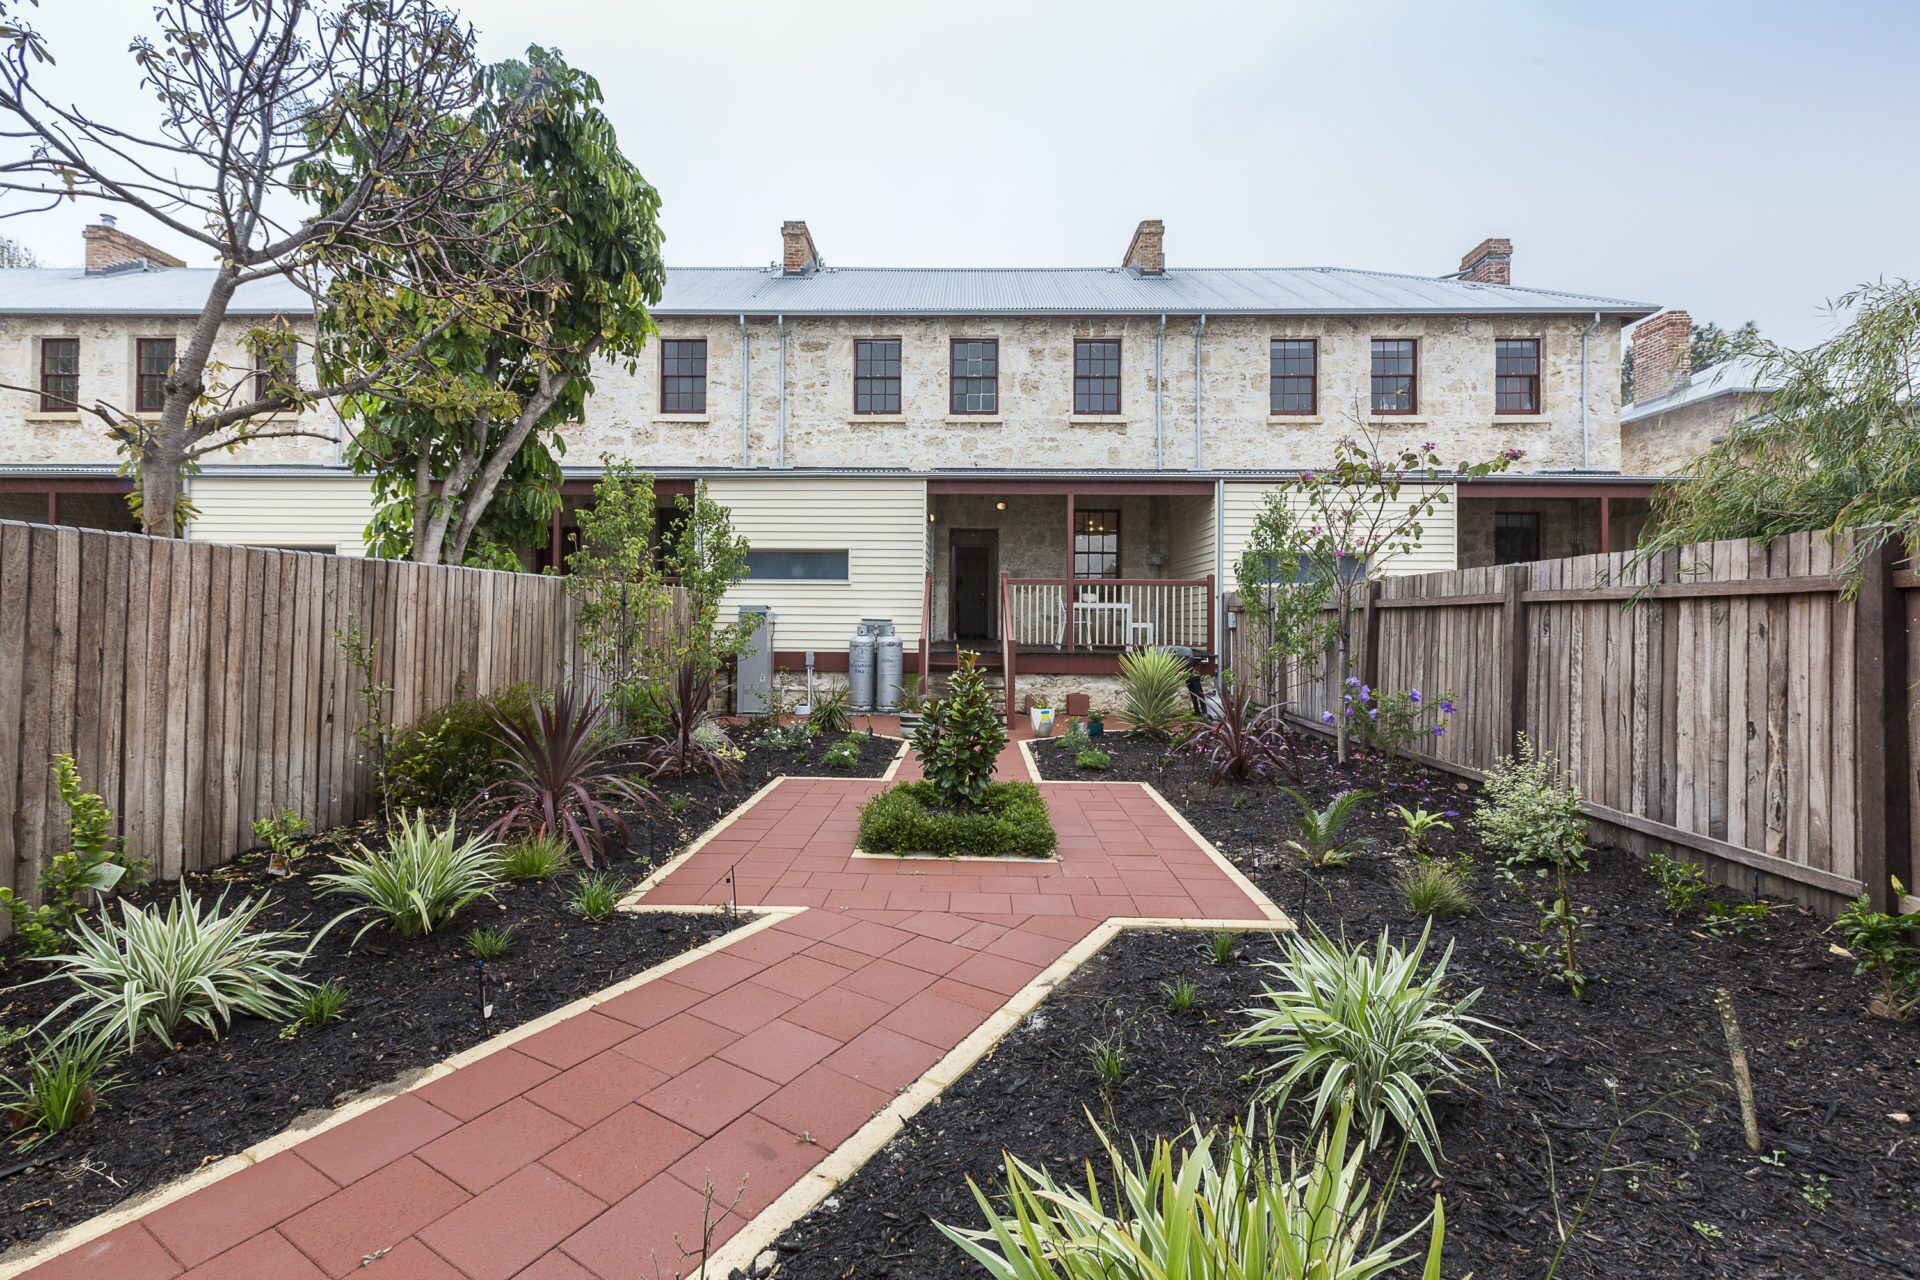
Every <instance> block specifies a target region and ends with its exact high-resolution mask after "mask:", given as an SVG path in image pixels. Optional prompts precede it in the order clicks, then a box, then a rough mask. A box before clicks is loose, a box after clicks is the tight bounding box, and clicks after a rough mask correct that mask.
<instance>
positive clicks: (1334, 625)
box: [1235, 403, 1522, 761]
mask: <svg viewBox="0 0 1920 1280" xmlns="http://www.w3.org/2000/svg"><path fill="white" fill-rule="evenodd" d="M1347 417H1348V420H1349V423H1350V424H1351V426H1352V428H1353V434H1351V435H1348V436H1343V437H1342V438H1341V439H1339V440H1337V441H1336V442H1335V443H1334V447H1333V459H1332V461H1331V462H1330V463H1329V464H1328V465H1327V466H1324V467H1320V468H1317V469H1314V470H1310V471H1302V472H1301V473H1300V478H1299V479H1298V480H1295V481H1292V482H1290V483H1287V484H1284V485H1280V486H1277V487H1276V488H1274V489H1273V490H1271V491H1269V492H1268V494H1267V498H1266V503H1265V505H1264V506H1263V507H1262V509H1261V511H1260V514H1259V516H1258V517H1256V519H1255V521H1254V527H1253V530H1252V532H1251V535H1250V537H1249V540H1248V550H1247V551H1246V552H1245V553H1244V554H1242V556H1241V557H1240V560H1239V562H1238V563H1237V565H1236V566H1235V571H1236V575H1237V578H1238V586H1239V588H1240V591H1241V599H1242V600H1243V601H1249V602H1250V603H1248V606H1247V607H1248V610H1249V612H1250V613H1255V611H1256V610H1257V611H1259V612H1258V614H1257V615H1256V621H1255V625H1256V626H1257V627H1258V628H1260V629H1261V631H1262V633H1263V634H1265V635H1268V636H1272V637H1273V638H1274V639H1273V642H1272V646H1271V647H1270V649H1269V655H1268V657H1267V658H1265V659H1263V663H1264V664H1268V665H1270V664H1274V663H1291V664H1293V665H1294V667H1295V669H1296V670H1300V669H1304V670H1305V672H1311V671H1313V670H1315V669H1318V670H1320V671H1322V672H1323V673H1324V674H1325V675H1326V676H1327V677H1329V678H1331V679H1332V680H1334V681H1335V682H1336V683H1337V684H1338V685H1339V686H1340V687H1342V688H1344V687H1345V686H1346V685H1347V684H1349V683H1350V682H1352V680H1353V678H1354V677H1353V653H1354V638H1353V626H1354V616H1355V614H1357V613H1358V612H1359V609H1360V605H1361V603H1362V602H1363V601H1364V600H1365V598H1366V594H1367V590H1368V588H1369V587H1370V586H1371V585H1372V584H1373V583H1375V582H1377V581H1379V580H1380V579H1381V578H1383V577H1385V576H1386V568H1387V565H1388V564H1389V563H1391V561H1392V560H1393V559H1394V558H1395V557H1396V556H1405V555H1410V554H1412V553H1413V552H1414V551H1415V550H1417V549H1418V548H1419V546H1420V540H1421V537H1422V536H1423V534H1424V531H1425V523H1424V522H1425V521H1426V519H1427V517H1428V516H1430V515H1432V514H1433V512H1434V511H1435V510H1437V509H1438V508H1439V507H1441V506H1443V505H1445V504H1446V503H1447V502H1449V501H1450V500H1451V497H1450V489H1451V486H1452V485H1453V484H1454V483H1456V482H1458V481H1462V480H1480V479H1484V478H1486V477H1487V476H1489V475H1493V474H1494V473H1496V472H1501V471H1505V470H1506V469H1507V468H1508V467H1510V466H1512V465H1513V464H1514V463H1515V462H1516V461H1518V460H1519V458H1520V457H1521V456H1522V455H1521V451H1520V450H1518V449H1507V450H1503V451H1502V452H1501V453H1499V454H1498V455H1496V456H1495V457H1493V458H1490V459H1488V460H1486V461H1484V462H1466V461H1462V462H1459V463H1456V464H1455V465H1453V466H1451V467H1448V466H1445V465H1444V464H1443V462H1442V459H1441V456H1440V446H1439V445H1438V444H1435V443H1433V442H1431V441H1429V442H1427V443H1425V444H1420V445H1408V446H1405V447H1400V448H1394V447H1392V446H1390V445H1388V444H1387V443H1386V441H1385V439H1384V437H1383V436H1382V434H1381V431H1380V429H1379V428H1377V427H1374V426H1372V425H1371V424H1369V423H1368V422H1367V420H1366V415H1365V414H1364V413H1363V412H1362V409H1361V406H1360V405H1359V404H1358V403H1356V404H1354V405H1353V406H1352V407H1351V408H1350V409H1349V410H1348V413H1347ZM1329 613H1330V614H1331V616H1328V615H1329ZM1329 651H1331V653H1330V654H1329ZM1329 657H1330V658H1331V660H1330V661H1329ZM1278 678H1279V677H1269V679H1270V680H1272V679H1278ZM1334 733H1335V739H1336V741H1337V743H1338V745H1339V753H1340V759H1341V760H1343V761H1344V760H1345V759H1346V758H1347V726H1346V721H1345V718H1344V717H1340V716H1336V717H1334Z"/></svg>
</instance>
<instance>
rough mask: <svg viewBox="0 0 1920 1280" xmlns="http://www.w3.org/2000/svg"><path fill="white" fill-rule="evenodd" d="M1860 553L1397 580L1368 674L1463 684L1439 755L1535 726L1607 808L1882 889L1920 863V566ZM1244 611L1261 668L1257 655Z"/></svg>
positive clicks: (1837, 548) (1713, 844)
mask: <svg viewBox="0 0 1920 1280" xmlns="http://www.w3.org/2000/svg"><path fill="white" fill-rule="evenodd" d="M1847 554H1848V552H1847V544H1845V543H1844V542H1843V543H1841V544H1839V545H1835V544H1832V543H1829V542H1828V541H1827V539H1826V538H1825V537H1824V536H1820V535H1815V534H1796V535H1792V536H1789V537H1784V538H1780V539H1776V540H1775V541H1774V542H1773V543H1771V544H1761V543H1757V542H1751V541H1730V542H1717V543H1703V544H1699V545H1696V546H1692V547H1687V548H1684V549H1682V550H1679V551H1676V552H1669V553H1666V554H1664V555H1662V556H1660V557H1658V558H1657V559H1656V560H1655V561H1654V562H1652V563H1649V564H1635V563H1634V562H1633V557H1632V555H1631V553H1626V552H1621V553H1614V554H1609V555H1591V556H1577V557H1573V558H1571V559H1566V560H1550V561H1540V562H1537V563H1533V564H1525V565H1509V566H1502V567H1498V568H1485V569H1461V570H1455V571H1452V572H1448V573H1431V574H1418V575H1410V576H1406V577H1398V578H1390V579H1388V580H1386V581H1385V582H1383V583H1380V584H1378V586H1377V587H1376V588H1375V589H1374V590H1373V591H1372V592H1371V593H1370V595H1369V600H1368V608H1367V610H1366V612H1365V614H1364V616H1363V617H1362V618H1361V619H1359V620H1358V637H1359V638H1360V640H1361V643H1362V648H1363V652H1362V654H1361V657H1360V665H1359V667H1358V669H1359V670H1361V671H1362V672H1364V673H1365V675H1366V677H1367V678H1368V679H1369V681H1371V682H1373V683H1377V684H1379V685H1381V686H1383V687H1386V688H1390V689H1405V688H1410V687H1417V688H1420V689H1423V690H1430V691H1433V692H1436V693H1437V692H1441V691H1447V692H1452V693H1453V694H1455V695H1456V698H1457V700H1458V703H1459V705H1460V708H1461V712H1460V714H1459V715H1457V716H1456V717H1455V718H1454V722H1453V724H1452V725H1451V727H1450V728H1449V730H1448V734H1447V736H1446V737H1444V738H1442V739H1439V740H1436V742H1435V743H1434V744H1433V746H1432V749H1431V752H1430V758H1431V759H1432V760H1433V761H1434V763H1437V764H1440V765H1442V766H1444V767H1448V768H1453V769H1457V770H1461V771H1463V772H1467V773H1477V772H1479V771H1481V770H1484V769H1485V768H1486V767H1488V766H1489V765H1490V764H1492V763H1493V762H1494V761H1495V760H1497V759H1498V758H1499V757H1500V756H1501V755H1502V754H1504V753H1505V752H1506V751H1507V750H1509V749H1510V748H1511V745H1512V742H1513V735H1514V733H1515V732H1516V731H1517V730H1522V729H1524V730H1525V731H1526V732H1527V733H1528V735H1529V736H1530V737H1532V738H1533V739H1534V741H1535V742H1536V743H1538V744H1539V745H1541V746H1542V747H1544V748H1545V749H1547V750H1550V751H1552V752H1553V753H1554V754H1555V755H1556V756H1558V757H1559V758H1560V759H1561V761H1562V762H1564V763H1565V765H1566V766H1567V768H1568V770H1569V772H1570V773H1571V774H1572V776H1573V778H1574V781H1575V782H1576V783H1577V784H1578V785H1579V786H1580V788H1581V791H1582V794H1583V795H1584V796H1585V797H1586V799H1587V801H1588V806H1589V810H1590V812H1591V813H1592V814H1593V816H1594V817H1596V818H1598V819H1600V820H1602V821H1605V822H1610V823H1612V824H1614V825H1615V826H1619V827H1624V828H1626V829H1629V830H1632V831H1635V832H1637V833H1639V834H1641V835H1643V836H1647V837H1649V838H1652V839H1656V840H1662V841H1666V842H1669V843H1672V844H1675V845H1679V846H1684V847H1688V848H1692V849H1694V850H1697V851H1699V852H1703V853H1707V854H1710V855H1713V856H1714V857H1716V858H1719V859H1721V860H1722V861H1724V862H1727V863H1732V864H1736V865H1738V866H1740V867H1742V868H1745V869H1746V871H1747V872H1749V873H1756V874H1758V875H1759V876H1761V877H1764V878H1765V883H1764V884H1763V887H1764V888H1767V889H1769V890H1770V891H1774V892H1781V893H1789V894H1794V895H1796V896H1799V897H1802V898H1803V899H1805V900H1807V901H1808V902H1810V903H1812V904H1813V905H1816V906H1818V907H1821V908H1823V909H1827V910H1831V909H1832V908H1833V907H1834V906H1835V905H1836V904H1837V902H1838V901H1839V900H1840V899H1841V898H1843V897H1851V896H1854V895H1857V894H1858V893H1860V892H1861V891H1862V890H1865V891H1867V892H1870V893H1872V894H1873V895H1874V896H1875V897H1876V898H1878V899H1881V900H1883V901H1884V900H1886V899H1887V898H1888V896H1889V895H1888V880H1889V877H1890V876H1894V875H1898V876H1900V877H1902V879H1903V880H1904V882H1905V883H1906V884H1907V885H1908V886H1909V888H1910V889H1911V888H1912V887H1913V884H1914V871H1915V867H1916V865H1917V864H1920V848H1916V845H1917V844H1920V833H1917V832H1916V831H1915V830H1914V824H1913V822H1912V814H1913V812H1914V810H1915V808H1916V807H1920V777H1916V775H1915V771H1914V770H1913V769H1912V768H1911V767H1910V761H1912V760H1913V759H1914V757H1915V753H1916V751H1917V750H1920V744H1917V743H1916V741H1915V739H1916V738H1920V688H1915V687H1914V684H1913V681H1912V680H1911V679H1910V678H1909V673H1920V574H1916V573H1915V571H1914V570H1912V569H1911V568H1897V567H1896V565H1895V563H1894V560H1895V555H1894V552H1893V551H1892V550H1883V551H1881V552H1879V553H1877V554H1875V555H1874V556H1872V557H1869V558H1868V561H1867V563H1866V566H1865V569H1864V572H1863V575H1862V576H1861V577H1860V578H1859V579H1858V583H1857V585H1858V590H1857V591H1850V590H1849V588H1851V587H1853V586H1854V585H1855V579H1854V578H1853V577H1852V576H1851V575H1849V574H1848V573H1846V572H1845V571H1844V570H1845V565H1846V559H1847ZM1235 607H1237V606H1236V605H1230V608H1235ZM1236 621H1237V624H1238V625H1236V627H1235V629H1234V631H1233V652H1232V655H1231V656H1232V661H1233V663H1234V666H1235V669H1236V670H1237V671H1239V672H1241V673H1243V674H1245V673H1247V672H1250V671H1251V670H1253V669H1254V668H1255V667H1256V666H1257V662H1258V654H1257V653H1256V652H1255V648H1256V645H1255V643H1254V640H1255V637H1254V636H1253V635H1252V634H1251V632H1250V629H1249V627H1248V626H1247V625H1246V623H1247V619H1246V618H1245V616H1244V614H1241V615H1239V616H1238V617H1237V619H1236ZM1290 687H1291V688H1293V689H1294V690H1295V696H1296V706H1295V710H1296V712H1297V714H1298V715H1299V717H1300V718H1301V719H1302V720H1303V721H1306V722H1308V723H1313V722H1316V721H1318V719H1319V718H1320V716H1321V715H1322V714H1323V713H1325V712H1327V711H1337V709H1338V708H1337V705H1336V704H1337V703H1338V701H1339V698H1338V691H1337V690H1336V689H1334V688H1333V687H1332V682H1331V681H1329V680H1328V679H1326V678H1325V677H1324V675H1323V674H1322V673H1320V672H1317V671H1309V672H1306V673H1304V676H1303V677H1296V678H1295V679H1294V680H1293V681H1292V682H1291V685H1290Z"/></svg>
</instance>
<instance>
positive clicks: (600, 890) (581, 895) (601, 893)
mask: <svg viewBox="0 0 1920 1280" xmlns="http://www.w3.org/2000/svg"><path fill="white" fill-rule="evenodd" d="M626 891H627V882H626V881H625V880H623V879H621V878H620V877H619V876H617V875H614V874H613V873H612V872H610V871H591V872H588V873H586V874H585V875H582V876H581V877H580V882H579V883H578V884H577V885H575V886H574V890H573V897H571V898H569V899H568V900H567V908H568V910H570V911H572V912H573V914H575V915H577V916H579V917H580V918H581V919H582V920H605V919H606V918H607V917H608V916H610V915H612V914H613V913H614V911H615V909H616V908H618V907H619V905H620V898H621V895H623V894H625V893H626Z"/></svg>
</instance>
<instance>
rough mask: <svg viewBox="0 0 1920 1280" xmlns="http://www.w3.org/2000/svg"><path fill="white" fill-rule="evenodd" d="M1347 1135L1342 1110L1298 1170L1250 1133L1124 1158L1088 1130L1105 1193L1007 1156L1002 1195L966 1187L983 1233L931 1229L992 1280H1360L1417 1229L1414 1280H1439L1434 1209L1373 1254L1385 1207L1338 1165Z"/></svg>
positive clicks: (1401, 1259)
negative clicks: (1420, 1244)
mask: <svg viewBox="0 0 1920 1280" xmlns="http://www.w3.org/2000/svg"><path fill="white" fill-rule="evenodd" d="M1350 1123H1351V1122H1350V1120H1349V1118H1348V1113H1347V1111H1346V1109H1345V1108H1344V1107H1343V1108H1341V1109H1340V1110H1339V1111H1338V1112H1337V1114H1336V1115H1335V1116H1334V1119H1333V1123H1332V1124H1331V1125H1330V1126H1329V1127H1328V1129H1327V1130H1326V1131H1325V1132H1323V1133H1322V1134H1321V1135H1320V1137H1319V1140H1318V1142H1317V1143H1316V1144H1315V1150H1314V1152H1313V1155H1312V1157H1311V1158H1310V1162H1309V1163H1308V1165H1307V1167H1306V1168H1305V1169H1302V1168H1300V1167H1299V1164H1298V1163H1297V1161H1295V1160H1291V1159H1285V1158H1283V1157H1282V1155H1281V1153H1280V1151H1279V1149H1278V1147H1277V1145H1276V1144H1275V1143H1274V1141H1273V1138H1272V1136H1271V1133H1269V1134H1268V1135H1267V1136H1266V1137H1264V1138H1263V1137H1260V1136H1258V1135H1257V1134H1255V1133H1253V1132H1251V1131H1250V1129H1251V1126H1248V1127H1247V1128H1242V1127H1238V1126H1236V1127H1235V1128H1233V1129H1232V1130H1230V1131H1229V1132H1228V1133H1227V1134H1226V1135H1225V1136H1224V1138H1223V1137H1222V1136H1221V1135H1220V1133H1219V1132H1218V1131H1217V1130H1209V1131H1206V1132H1202V1131H1201V1129H1200V1128H1199V1126H1197V1125H1196V1126H1195V1127H1194V1128H1193V1129H1192V1130H1191V1131H1190V1132H1189V1134H1188V1135H1187V1136H1186V1137H1185V1138H1184V1139H1183V1144H1184V1145H1183V1146H1182V1148H1181V1149H1179V1150H1178V1151H1176V1150H1175V1148H1174V1145H1173V1143H1171V1142H1169V1141H1168V1140H1167V1139H1165V1138H1160V1139H1156V1140H1155V1141H1154V1143H1153V1145H1152V1147H1151V1148H1150V1149H1149V1152H1148V1153H1145V1154H1143V1153H1142V1152H1141V1150H1140V1148H1139V1147H1138V1146H1135V1147H1134V1148H1133V1149H1132V1151H1131V1153H1130V1154H1125V1155H1123V1154H1122V1153H1121V1150H1120V1148H1119V1147H1118V1146H1117V1145H1116V1144H1115V1143H1114V1142H1113V1140H1112V1139H1110V1138H1109V1137H1108V1136H1107V1134H1106V1133H1105V1132H1104V1131H1102V1130H1101V1129H1100V1128H1099V1126H1097V1125H1096V1126H1095V1127H1094V1132H1095V1134H1096V1135H1097V1136H1098V1137H1099V1139H1100V1145H1101V1146H1102V1147H1104V1148H1105V1149H1106V1153H1107V1162H1108V1165H1109V1167H1110V1169H1111V1177H1110V1183H1109V1186H1108V1188H1107V1190H1106V1191H1105V1192H1103V1191H1102V1189H1101V1188H1100V1186H1099V1185H1098V1183H1097V1180H1096V1179H1095V1176H1094V1174H1093V1170H1092V1167H1091V1166H1089V1167H1088V1169H1087V1173H1086V1184H1085V1186H1084V1187H1082V1186H1079V1185H1076V1184H1075V1183H1074V1182H1072V1181H1069V1182H1066V1183H1058V1182H1055V1181H1054V1180H1053V1179H1052V1177H1051V1176H1049V1175H1048V1174H1047V1172H1046V1171H1045V1170H1043V1169H1038V1168H1035V1167H1034V1166H1032V1165H1029V1164H1026V1163H1025V1162H1023V1161H1021V1160H1020V1159H1019V1158H1018V1157H1017V1156H1013V1155H1008V1156H1007V1157H1006V1187H1005V1189H1004V1191H1003V1192H1002V1193H1001V1194H998V1195H995V1196H992V1197H989V1196H988V1195H987V1194H986V1193H985V1192H984V1191H982V1190H981V1189H980V1188H979V1187H978V1186H977V1185H975V1184H974V1183H973V1182H972V1181H971V1180H969V1182H968V1186H969V1187H971V1188H972V1190H973V1197H974V1201H975V1202H976V1203H977V1204H978V1205H979V1207H980V1213H981V1216H982V1217H983V1218H984V1219H985V1221H986V1226H985V1227H984V1228H981V1229H975V1230H970V1229H966V1228H957V1227H951V1226H948V1225H947V1224H946V1223H936V1224H935V1225H937V1226H938V1227H939V1228H940V1231H941V1233H942V1234H943V1235H945V1236H946V1237H947V1238H948V1239H949V1240H952V1241H953V1242H954V1243H955V1244H957V1245H959V1246H960V1248H961V1249H962V1250H964V1251H965V1253H966V1255H967V1256H968V1257H969V1258H971V1259H972V1260H973V1261H974V1262H976V1263H978V1264H979V1265H980V1267H981V1268H982V1269H983V1270H984V1271H985V1272H986V1273H987V1274H988V1275H990V1276H994V1277H996V1280H1120V1278H1121V1277H1147V1276H1153V1277H1183V1278H1185V1280H1232V1278H1236V1277H1247V1278H1249V1280H1256V1278H1258V1280H1266V1278H1274V1280H1277V1278H1278V1277H1294V1276H1301V1277H1313V1278H1314V1280H1364V1278H1365V1277H1371V1276H1380V1275H1384V1274H1387V1273H1389V1272H1392V1271H1394V1269H1395V1268H1397V1267H1399V1266H1401V1265H1402V1264H1403V1263H1405V1262H1406V1261H1408V1255H1407V1254H1404V1253H1402V1252H1401V1251H1402V1250H1403V1249H1404V1248H1406V1246H1407V1244H1408V1242H1409V1241H1411V1240H1413V1239H1414V1237H1415V1236H1416V1235H1418V1233H1419V1232H1421V1231H1422V1230H1423V1229H1427V1230H1428V1239H1427V1247H1426V1265H1425V1268H1424V1270H1423V1271H1422V1277H1423V1280H1440V1261H1441V1256H1440V1255H1441V1244H1442V1241H1443V1239H1444V1237H1445V1234H1446V1232H1445V1225H1444V1218H1443V1215H1442V1212H1441V1205H1440V1199H1439V1197H1438V1196H1436V1197H1435V1198H1434V1212H1433V1215H1432V1216H1431V1217H1430V1218H1429V1219H1427V1220H1426V1221H1423V1222H1419V1223H1416V1224H1415V1225H1414V1226H1413V1227H1412V1228H1411V1229H1410V1230H1408V1231H1407V1232H1405V1233H1404V1234H1401V1235H1398V1236H1394V1237H1392V1238H1390V1239H1384V1240H1383V1239H1382V1238H1381V1235H1380V1233H1379V1230H1378V1228H1379V1226H1380V1222H1381V1219H1382V1218H1383V1217H1384V1215H1385V1213H1386V1203H1385V1202H1386V1200H1387V1199H1388V1197H1387V1196H1386V1195H1383V1196H1382V1197H1381V1203H1379V1204H1378V1205H1376V1204H1374V1203H1373V1202H1372V1201H1371V1200H1370V1198H1369V1191H1368V1185H1367V1183H1366V1182H1365V1180H1364V1178H1363V1175H1362V1171H1361V1159H1362V1156H1363V1155H1364V1154H1365V1152H1364V1151H1355V1152H1353V1153H1352V1154H1351V1155H1349V1154H1348V1130H1349V1125H1350Z"/></svg>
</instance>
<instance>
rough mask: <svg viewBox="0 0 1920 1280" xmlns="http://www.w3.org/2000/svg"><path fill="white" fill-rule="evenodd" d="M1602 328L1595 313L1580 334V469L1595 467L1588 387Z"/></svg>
mask: <svg viewBox="0 0 1920 1280" xmlns="http://www.w3.org/2000/svg"><path fill="white" fill-rule="evenodd" d="M1599 327H1600V313H1599V312H1598V311H1596V312H1594V313H1593V323H1592V324H1590V325H1588V326H1587V327H1586V328H1585V329H1584V330H1582V331H1581V334H1580V469H1581V470H1582V471H1588V470H1591V469H1592V467H1593V409H1592V407H1591V405H1590V404H1589V403H1588V401H1589V397H1588V394H1587V385H1588V383H1589V381H1591V378H1592V371H1593V361H1592V359H1591V356H1590V344H1591V342H1592V339H1593V331H1594V330H1595V329H1598V328H1599Z"/></svg>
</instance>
